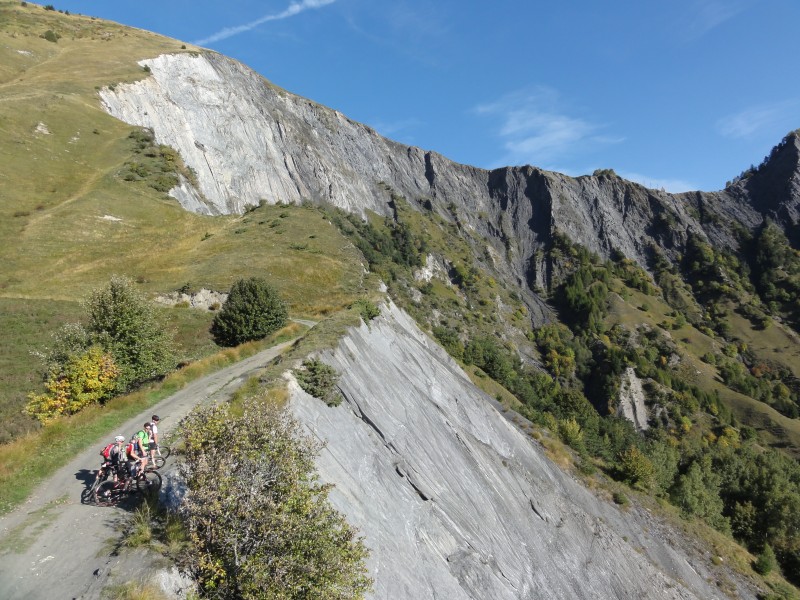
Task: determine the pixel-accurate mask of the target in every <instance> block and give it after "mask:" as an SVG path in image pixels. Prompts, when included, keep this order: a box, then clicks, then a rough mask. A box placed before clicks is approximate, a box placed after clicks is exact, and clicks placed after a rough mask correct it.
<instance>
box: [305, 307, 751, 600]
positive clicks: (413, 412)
mask: <svg viewBox="0 0 800 600" xmlns="http://www.w3.org/2000/svg"><path fill="white" fill-rule="evenodd" d="M321 358H322V359H323V360H324V361H325V362H327V363H329V364H331V365H332V366H334V367H335V368H336V369H337V370H338V371H339V372H340V373H341V379H340V381H339V386H340V389H341V391H342V392H343V395H344V398H345V400H344V402H343V403H342V405H341V406H338V407H336V408H331V407H328V406H326V405H325V404H324V403H322V402H321V401H320V400H316V399H314V398H311V397H310V396H308V395H307V394H305V393H304V392H303V391H302V390H300V388H299V386H297V385H296V383H294V382H293V381H292V382H291V385H290V390H291V392H292V393H291V401H290V407H291V410H293V412H294V413H295V415H296V416H298V417H299V419H300V420H301V421H302V422H303V423H305V424H306V426H307V427H308V429H309V431H310V432H311V433H312V434H313V435H314V436H315V437H316V438H318V439H320V440H321V441H324V442H325V443H326V447H325V449H324V450H323V453H322V455H321V457H320V459H319V460H318V463H317V464H318V469H319V471H320V474H321V477H322V479H323V480H325V481H329V482H335V483H336V487H335V488H334V489H333V491H332V494H331V500H332V501H333V503H334V504H335V505H336V507H337V508H338V509H339V510H341V511H343V512H344V513H345V514H346V515H347V518H348V521H350V522H351V523H352V524H354V525H356V526H357V527H359V528H360V530H361V532H362V534H363V535H364V537H365V541H366V544H367V545H368V546H369V548H370V549H371V553H372V554H371V558H370V562H369V567H370V572H371V573H372V575H373V577H374V578H375V593H374V597H375V598H393V599H397V600H399V599H403V598H448V599H454V600H455V599H474V600H478V599H481V600H482V599H484V598H492V599H497V600H500V599H503V598H507V599H509V600H511V599H517V598H564V599H569V600H576V599H582V598H626V599H627V598H685V599H688V598H704V599H711V598H720V597H722V596H721V594H720V592H719V590H718V589H716V588H715V586H714V585H713V584H709V583H708V582H709V581H714V579H715V575H714V574H712V573H711V572H710V571H709V568H708V567H707V566H706V565H705V564H704V563H705V561H704V560H702V559H699V558H698V557H697V556H691V555H690V554H689V553H688V552H687V551H686V550H685V548H688V547H690V544H688V543H687V542H686V541H685V540H682V539H681V537H680V535H679V534H677V533H676V532H675V531H672V530H671V529H670V528H669V527H667V526H665V525H664V524H663V523H660V522H659V521H658V520H657V519H655V518H654V517H653V516H652V515H650V514H649V513H648V512H647V511H645V510H642V509H639V508H631V509H630V510H628V511H627V512H625V511H622V510H621V509H619V508H618V507H616V506H615V505H614V504H612V503H611V502H610V501H608V500H604V499H602V498H598V497H596V496H595V495H594V494H593V493H592V492H590V491H588V490H587V489H586V488H584V487H583V486H582V485H581V484H579V483H578V482H577V481H575V480H574V479H572V478H571V477H570V476H569V475H567V474H566V473H564V472H563V471H561V470H560V469H559V468H558V467H556V466H555V465H554V464H553V463H551V462H550V461H549V460H548V459H547V458H546V457H545V455H544V452H543V450H542V448H541V447H540V446H539V445H538V444H537V443H536V442H535V441H533V440H532V439H531V438H530V437H529V436H528V435H526V434H525V432H524V430H523V429H522V428H520V427H518V426H517V425H515V424H514V423H512V422H510V421H509V420H508V419H507V418H506V416H504V415H503V414H502V413H501V412H500V409H499V408H498V407H497V406H496V404H495V403H494V402H493V400H492V399H491V398H490V397H488V396H486V395H485V394H483V393H482V392H481V391H480V390H478V389H477V388H475V387H474V386H473V385H472V384H471V382H470V381H469V379H468V378H467V376H466V375H465V374H464V373H463V372H462V371H461V370H460V368H459V367H458V366H457V365H456V364H455V362H454V361H453V360H452V359H451V358H450V357H449V356H448V355H447V354H446V353H445V352H444V351H443V350H442V349H441V348H440V347H438V346H437V345H436V344H435V343H434V342H432V341H431V340H430V339H429V338H427V337H426V336H425V335H424V334H423V333H422V332H421V331H420V330H419V329H418V328H417V327H416V325H415V324H414V323H413V321H412V320H411V319H410V318H409V317H408V316H407V315H406V314H405V313H403V312H401V311H400V310H398V309H397V308H396V307H394V306H390V307H388V308H385V309H384V311H383V315H382V316H381V317H379V318H377V319H375V320H373V321H372V322H371V323H370V324H369V326H367V325H363V326H361V327H360V328H357V329H354V330H352V331H351V332H350V333H349V334H348V335H347V336H346V337H345V338H344V339H342V340H341V341H340V343H339V346H338V348H336V349H335V350H333V351H329V352H326V353H324V354H323V355H322V356H321ZM375 373H381V377H375V376H374V374H375ZM717 575H718V574H717ZM739 593H740V594H742V597H751V598H752V597H753V596H752V594H750V593H749V592H748V591H747V590H746V589H740V590H739Z"/></svg>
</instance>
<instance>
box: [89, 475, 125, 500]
mask: <svg viewBox="0 0 800 600" xmlns="http://www.w3.org/2000/svg"><path fill="white" fill-rule="evenodd" d="M123 493H124V492H123V490H122V488H120V487H119V486H118V485H117V484H116V483H114V482H113V481H112V480H110V479H109V480H107V481H104V482H103V483H101V484H100V485H99V486H98V487H97V490H96V491H95V493H94V502H95V504H97V505H98V506H113V505H114V504H117V503H118V502H119V501H120V500H121V499H122V495H123Z"/></svg>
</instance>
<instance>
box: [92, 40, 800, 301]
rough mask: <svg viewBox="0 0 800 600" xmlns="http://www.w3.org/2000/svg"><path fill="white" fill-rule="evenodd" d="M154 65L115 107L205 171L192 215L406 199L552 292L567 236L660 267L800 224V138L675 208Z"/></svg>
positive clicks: (112, 98)
mask: <svg viewBox="0 0 800 600" xmlns="http://www.w3.org/2000/svg"><path fill="white" fill-rule="evenodd" d="M145 63H146V64H147V65H148V66H149V67H150V70H151V76H150V77H149V78H147V79H145V80H143V81H140V82H138V83H135V84H130V85H120V86H117V87H116V89H115V90H113V91H112V90H110V89H105V90H103V91H102V92H101V97H102V100H103V103H104V105H105V107H106V108H107V110H108V111H109V112H110V113H111V114H112V115H115V116H117V117H118V118H120V119H122V120H124V121H126V122H128V123H131V124H135V125H140V126H144V127H150V128H152V129H153V130H154V132H155V135H156V139H157V140H158V142H160V143H164V144H168V145H170V146H173V147H175V148H177V149H178V150H179V151H180V152H181V155H182V156H183V158H184V160H185V161H186V163H187V164H188V165H189V166H191V167H192V168H193V169H194V170H195V171H196V172H197V176H198V177H197V179H198V187H199V189H197V190H194V189H193V188H192V187H191V186H190V185H189V184H188V182H183V183H182V185H181V186H180V187H179V188H176V189H175V190H173V192H172V193H173V195H174V196H175V197H176V198H178V200H179V201H180V202H181V203H182V204H183V206H185V207H186V208H187V209H188V210H192V211H195V212H200V213H207V214H226V213H238V212H242V211H243V210H244V209H245V208H246V207H247V206H249V205H257V204H259V203H261V202H268V203H276V202H302V201H305V200H309V201H312V202H329V203H332V204H334V205H336V206H339V207H341V208H344V209H346V210H348V211H351V212H357V213H362V212H363V211H365V210H373V211H375V212H377V213H379V214H386V215H388V214H390V213H391V210H390V207H389V202H390V200H391V195H392V194H393V193H395V194H399V195H401V196H404V197H405V198H406V199H407V200H409V201H410V202H411V203H412V205H416V206H418V207H423V206H424V207H429V208H430V209H432V210H436V211H438V212H439V213H440V214H442V215H443V216H446V217H447V218H453V216H454V215H457V216H458V218H459V220H460V221H461V222H462V223H464V224H465V225H466V226H467V227H469V228H471V229H473V230H474V231H475V232H476V233H477V234H479V235H480V236H484V237H485V238H486V239H487V240H488V242H489V243H491V244H492V245H494V246H495V248H496V249H497V251H498V252H499V253H500V255H503V256H505V257H506V259H507V261H506V262H507V264H505V265H503V266H502V268H501V269H500V271H503V272H504V274H505V275H506V276H507V277H508V279H509V280H510V281H513V283H515V284H516V285H520V286H522V287H524V288H528V289H534V288H536V287H537V286H538V287H543V288H546V287H547V286H548V285H549V283H550V280H549V276H550V274H549V273H548V271H547V265H545V264H544V263H543V262H541V261H542V259H541V258H540V256H541V253H540V252H538V251H540V250H541V249H542V248H544V247H546V246H547V245H548V244H549V243H550V242H551V237H552V234H553V233H554V232H555V231H558V232H560V233H564V234H566V235H567V236H569V237H570V238H571V239H572V240H574V241H576V242H578V243H581V244H583V245H585V246H587V247H588V248H589V249H591V250H593V251H595V252H597V253H598V254H600V255H601V256H603V257H609V256H611V255H612V253H614V252H615V251H616V252H621V253H622V254H624V255H625V256H627V257H629V258H632V259H634V260H636V261H637V262H639V263H640V264H641V265H643V266H645V267H646V266H647V264H648V259H649V257H650V247H651V246H653V245H655V246H657V247H659V248H661V249H662V250H664V251H665V252H666V254H667V256H672V257H673V258H674V257H675V256H677V254H678V253H679V252H680V251H681V249H682V248H683V245H684V243H685V241H686V239H687V236H688V234H689V233H690V232H695V233H697V234H698V235H700V236H702V237H707V238H708V239H709V240H710V241H712V242H713V243H714V244H716V245H719V246H722V247H725V248H728V249H732V248H735V247H736V243H737V242H736V239H735V236H734V234H733V229H732V227H731V223H732V222H734V221H735V222H736V223H739V224H742V225H744V226H745V227H747V228H751V229H752V228H755V227H757V226H758V225H759V224H760V223H761V221H762V219H763V216H765V215H769V216H772V217H773V218H777V219H778V220H779V222H780V223H781V224H782V225H784V227H785V228H786V227H789V226H790V225H791V224H792V223H795V222H797V220H798V213H799V212H800V209H798V203H800V175H799V173H800V168H799V167H798V155H799V154H798V139H797V136H796V135H793V136H790V137H791V138H792V139H791V140H790V141H789V142H785V143H784V145H783V146H782V147H781V149H780V151H779V152H776V153H773V154H774V156H773V157H772V158H771V159H770V161H768V162H769V164H768V165H767V166H765V168H764V169H761V170H759V172H757V173H756V174H755V175H754V176H753V177H751V178H748V179H746V180H743V181H741V182H739V183H738V184H736V185H734V186H731V187H729V188H728V189H726V190H723V191H720V192H714V193H704V192H693V193H688V194H676V195H672V194H668V193H666V192H662V191H657V190H651V189H647V188H644V187H643V186H641V185H638V184H635V183H632V182H629V181H626V180H623V179H621V178H619V177H617V176H616V175H614V174H613V172H605V173H603V174H598V175H596V176H584V177H577V178H573V177H567V176H565V175H561V174H558V173H552V172H547V171H543V170H541V169H536V168H533V167H514V168H502V169H497V170H494V171H487V170H483V169H478V168H474V167H469V166H465V165H460V164H457V163H454V162H452V161H449V160H447V159H446V158H444V157H443V156H441V155H438V154H436V153H434V152H426V151H423V150H421V149H419V148H414V147H410V146H405V145H402V144H398V143H395V142H392V141H390V140H388V139H386V138H383V137H381V136H379V135H378V134H377V133H375V131H373V130H372V129H370V128H369V127H366V126H364V125H361V124H359V123H356V122H354V121H351V120H350V119H348V118H346V117H345V116H344V115H342V114H341V113H339V112H336V111H334V110H331V109H328V108H325V107H323V106H320V105H318V104H315V103H314V102H311V101H309V100H306V99H304V98H300V97H298V96H294V95H292V94H290V93H288V92H286V91H284V90H281V89H279V88H277V87H275V86H273V85H271V84H270V83H269V82H267V81H266V80H264V79H263V78H262V77H260V76H259V75H257V74H256V73H254V72H253V71H251V70H250V69H248V68H247V67H245V66H243V65H242V64H240V63H238V62H236V61H233V60H231V59H228V58H225V57H223V56H221V55H218V54H214V53H204V54H199V55H192V54H177V55H164V56H161V57H159V58H156V59H153V60H148V61H144V63H143V64H145ZM787 139H788V138H787ZM767 167H768V168H767ZM511 241H513V243H510V242H511Z"/></svg>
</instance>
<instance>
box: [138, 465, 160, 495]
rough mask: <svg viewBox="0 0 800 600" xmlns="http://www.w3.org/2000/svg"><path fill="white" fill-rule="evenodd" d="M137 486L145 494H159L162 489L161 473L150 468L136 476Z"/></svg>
mask: <svg viewBox="0 0 800 600" xmlns="http://www.w3.org/2000/svg"><path fill="white" fill-rule="evenodd" d="M136 487H137V488H138V489H139V491H140V492H142V493H144V494H157V493H158V490H160V489H161V475H159V474H158V472H157V471H155V470H151V469H148V470H147V471H145V472H144V473H142V474H141V475H139V476H138V477H137V478H136Z"/></svg>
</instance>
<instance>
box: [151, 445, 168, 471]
mask: <svg viewBox="0 0 800 600" xmlns="http://www.w3.org/2000/svg"><path fill="white" fill-rule="evenodd" d="M171 451H172V449H171V448H170V447H169V446H159V447H158V448H157V449H156V457H155V460H154V461H153V462H154V464H155V466H156V469H160V468H161V467H163V466H164V463H165V462H167V457H169V454H170V452H171Z"/></svg>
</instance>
